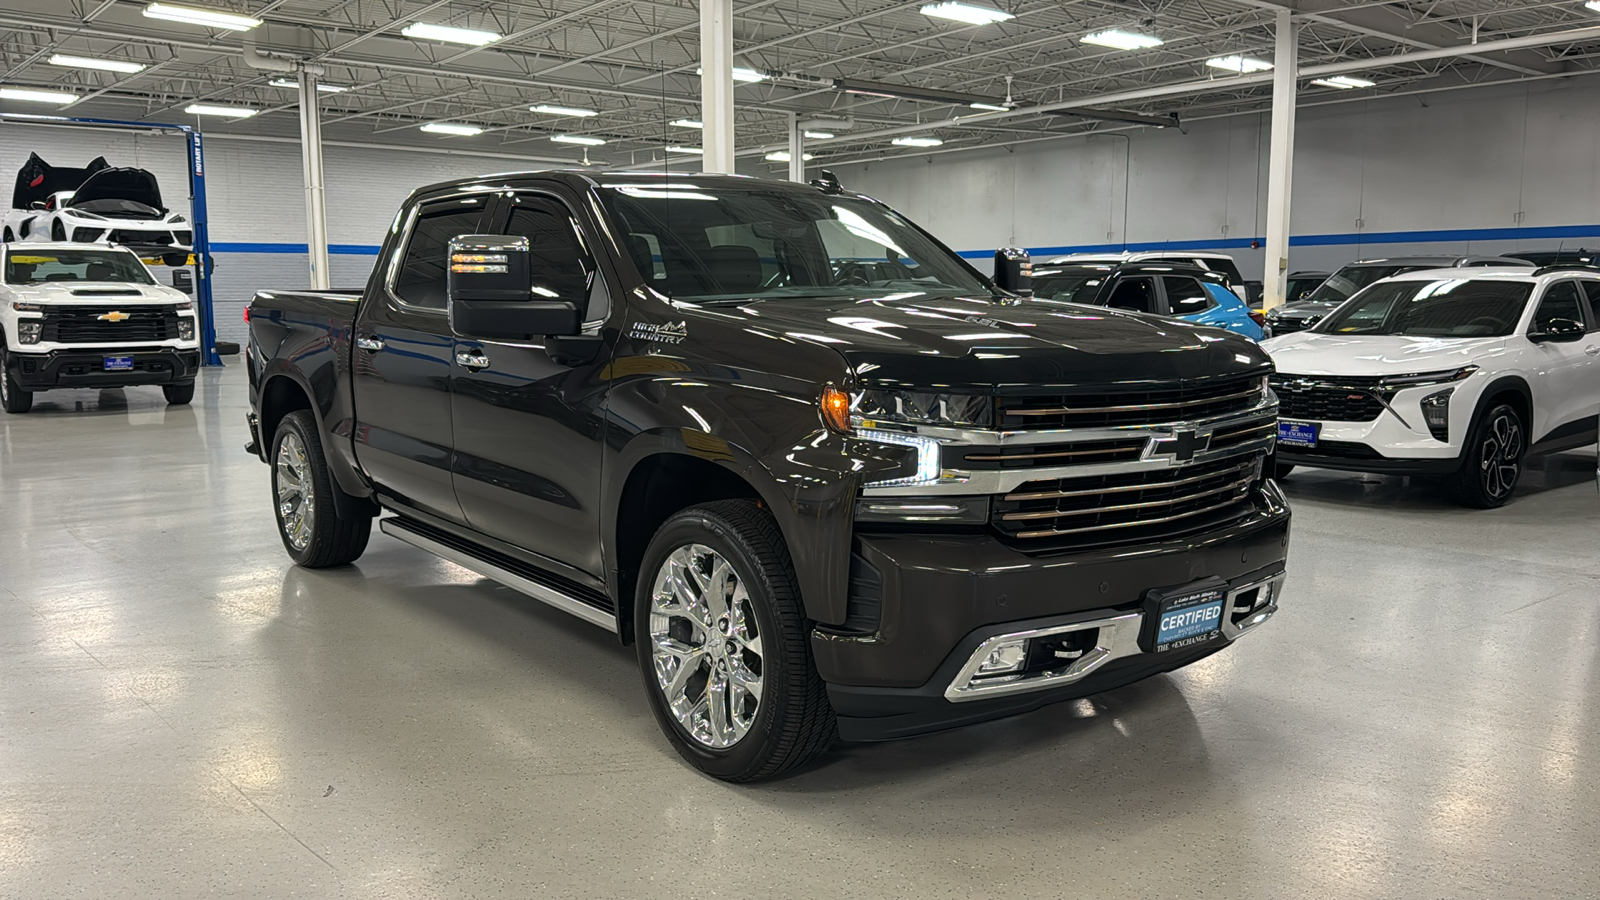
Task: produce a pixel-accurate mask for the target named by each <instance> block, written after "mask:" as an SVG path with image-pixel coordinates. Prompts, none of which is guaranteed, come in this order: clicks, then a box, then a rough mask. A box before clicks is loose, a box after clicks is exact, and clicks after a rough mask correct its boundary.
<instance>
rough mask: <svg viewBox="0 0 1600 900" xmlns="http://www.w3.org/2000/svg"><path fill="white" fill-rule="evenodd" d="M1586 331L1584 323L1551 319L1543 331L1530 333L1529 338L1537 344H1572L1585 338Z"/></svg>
mask: <svg viewBox="0 0 1600 900" xmlns="http://www.w3.org/2000/svg"><path fill="white" fill-rule="evenodd" d="M1584 334H1585V332H1584V329H1583V324H1582V323H1580V322H1574V321H1572V320H1571V319H1551V320H1550V321H1549V322H1546V323H1545V326H1544V330H1543V331H1535V332H1533V333H1531V334H1529V335H1528V340H1530V341H1533V342H1534V343H1535V344H1544V343H1550V344H1570V343H1572V342H1573V341H1581V340H1583V336H1584Z"/></svg>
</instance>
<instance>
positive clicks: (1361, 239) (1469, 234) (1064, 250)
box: [211, 224, 1600, 259]
mask: <svg viewBox="0 0 1600 900" xmlns="http://www.w3.org/2000/svg"><path fill="white" fill-rule="evenodd" d="M1591 237H1592V238H1600V224H1597V225H1547V226H1539V227H1530V228H1454V229H1448V230H1444V231H1366V232H1361V231H1352V232H1348V233H1345V234H1297V235H1293V236H1291V237H1290V238H1289V246H1291V247H1328V246H1335V245H1343V244H1436V243H1437V244H1447V243H1452V242H1461V241H1563V240H1571V239H1573V238H1591ZM1252 242H1254V243H1257V244H1262V243H1266V238H1261V237H1255V238H1211V239H1206V240H1194V241H1146V242H1139V243H1132V244H1127V245H1123V244H1076V245H1070V246H1065V247H1029V248H1028V252H1029V253H1030V254H1032V255H1034V256H1065V255H1066V254H1068V253H1120V252H1121V251H1123V250H1247V249H1250V244H1251V243H1252ZM211 249H212V250H213V251H215V252H217V253H306V252H308V251H307V248H306V245H305V244H273V243H257V242H242V243H228V242H223V241H214V242H212V244H211ZM378 249H379V247H378V245H376V244H329V245H328V252H329V253H333V254H337V255H340V256H377V255H378ZM993 255H994V251H993V250H962V251H961V257H962V258H963V259H986V258H988V257H991V256H993Z"/></svg>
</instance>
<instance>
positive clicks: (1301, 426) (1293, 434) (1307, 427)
mask: <svg viewBox="0 0 1600 900" xmlns="http://www.w3.org/2000/svg"><path fill="white" fill-rule="evenodd" d="M1320 431H1322V426H1321V425H1318V424H1317V423H1316V422H1279V423H1278V443H1280V444H1288V445H1289V446H1291V447H1315V446H1317V434H1318V432H1320Z"/></svg>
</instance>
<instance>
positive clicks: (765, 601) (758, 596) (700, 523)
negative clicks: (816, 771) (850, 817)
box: [633, 500, 836, 782]
mask: <svg viewBox="0 0 1600 900" xmlns="http://www.w3.org/2000/svg"><path fill="white" fill-rule="evenodd" d="M633 611H634V635H635V640H634V643H635V646H636V647H637V650H638V654H639V668H640V671H641V674H642V676H643V679H644V685H645V692H646V694H647V695H648V696H649V698H650V708H651V710H652V711H653V712H654V713H655V716H656V721H657V722H658V723H660V725H661V730H662V731H663V732H665V733H666V735H667V740H668V741H670V742H671V743H672V746H673V748H674V749H676V750H677V751H678V754H679V755H680V756H682V757H683V758H684V759H685V760H686V761H688V762H689V763H690V764H691V765H693V766H694V767H695V768H697V769H699V770H700V771H702V772H704V773H706V774H707V775H710V776H712V777H714V778H720V779H722V780H723V781H731V782H751V781H760V780H762V779H767V778H772V777H775V776H778V775H781V774H783V773H785V772H788V771H790V770H792V769H794V768H795V767H797V766H800V765H802V764H804V763H805V762H807V761H808V760H810V759H811V758H812V757H814V756H816V755H817V754H818V753H821V752H822V751H823V750H824V749H826V748H827V746H828V744H829V743H830V742H831V741H832V740H833V738H834V736H835V734H836V729H835V716H834V712H833V707H832V706H830V705H829V704H828V694H827V688H826V686H825V685H824V684H823V682H822V678H821V676H819V675H818V674H817V668H816V664H815V663H814V661H813V660H812V657H811V643H810V637H809V633H810V630H811V622H810V621H809V620H807V619H806V616H805V611H804V610H803V608H802V607H801V603H800V591H799V588H798V586H797V584H796V582H795V576H794V564H793V562H792V561H791V560H790V558H789V548H788V547H787V546H786V545H785V544H784V542H783V535H782V534H781V533H780V532H779V531H778V524H777V522H776V521H774V520H773V518H772V515H771V513H769V512H767V511H766V510H764V509H762V508H761V507H759V506H758V505H757V504H756V503H755V501H752V500H722V501H718V502H715V503H707V504H703V505H700V506H691V507H689V508H688V509H685V510H683V511H681V512H679V513H677V514H676V515H674V516H672V517H671V518H670V519H668V520H667V521H666V523H665V524H663V525H662V526H661V528H660V529H659V530H658V531H657V532H656V535H655V537H654V538H652V539H651V541H650V546H649V548H648V549H646V551H645V554H644V559H643V561H642V564H641V566H640V569H639V584H638V588H637V590H636V591H635V594H634V610H633Z"/></svg>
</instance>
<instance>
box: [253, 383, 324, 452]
mask: <svg viewBox="0 0 1600 900" xmlns="http://www.w3.org/2000/svg"><path fill="white" fill-rule="evenodd" d="M297 409H312V406H311V397H310V395H308V394H307V393H306V392H305V391H304V390H303V389H302V388H301V387H300V385H298V384H296V383H295V381H294V379H292V378H288V377H286V376H282V375H280V376H278V377H277V378H273V379H272V380H270V381H268V382H267V383H266V385H265V386H263V387H262V389H261V442H262V454H263V455H264V456H266V457H268V458H270V457H271V455H272V438H273V436H274V435H276V434H277V433H278V423H279V422H282V421H283V417H284V416H287V415H288V414H289V413H292V412H294V411H295V410H297Z"/></svg>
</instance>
